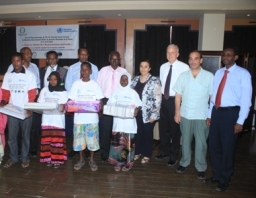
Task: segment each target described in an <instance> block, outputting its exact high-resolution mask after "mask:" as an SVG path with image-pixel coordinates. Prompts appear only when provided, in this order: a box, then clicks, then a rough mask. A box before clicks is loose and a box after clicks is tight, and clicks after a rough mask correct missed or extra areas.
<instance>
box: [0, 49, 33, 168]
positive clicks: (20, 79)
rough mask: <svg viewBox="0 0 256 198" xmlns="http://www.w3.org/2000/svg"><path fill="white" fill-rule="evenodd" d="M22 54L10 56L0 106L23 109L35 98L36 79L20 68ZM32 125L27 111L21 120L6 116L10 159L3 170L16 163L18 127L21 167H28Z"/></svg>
mask: <svg viewBox="0 0 256 198" xmlns="http://www.w3.org/2000/svg"><path fill="white" fill-rule="evenodd" d="M22 62H23V59H22V54H21V53H15V54H14V55H13V56H12V65H13V67H14V69H13V71H11V72H10V73H6V74H5V76H4V80H3V85H2V92H3V97H2V101H1V104H0V106H1V107H2V106H4V105H6V104H8V103H10V104H13V105H15V106H18V107H21V108H23V107H24V104H25V103H27V102H33V101H34V99H35V97H36V88H37V86H36V78H35V75H34V74H33V73H32V72H30V71H28V70H27V69H25V68H24V67H23V66H22ZM31 124H32V117H31V112H30V111H27V118H26V119H25V120H21V119H18V118H15V117H12V116H8V131H9V138H8V145H9V148H10V159H9V160H8V161H7V162H6V163H5V164H4V167H5V168H9V167H11V166H12V165H13V164H15V163H16V162H18V160H19V159H18V142H17V137H18V133H19V130H20V129H19V127H21V131H22V148H21V156H20V159H21V161H22V164H21V166H22V167H23V168H26V167H28V166H29V159H28V153H29V139H30V129H31Z"/></svg>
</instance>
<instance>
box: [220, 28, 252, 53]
mask: <svg viewBox="0 0 256 198" xmlns="http://www.w3.org/2000/svg"><path fill="white" fill-rule="evenodd" d="M228 46H236V47H237V48H238V49H239V52H240V53H245V52H256V49H255V48H256V26H234V27H233V31H225V34H224V48H225V47H228Z"/></svg>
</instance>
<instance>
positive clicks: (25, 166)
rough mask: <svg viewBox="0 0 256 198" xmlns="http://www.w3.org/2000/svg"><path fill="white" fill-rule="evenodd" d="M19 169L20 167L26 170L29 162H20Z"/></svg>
mask: <svg viewBox="0 0 256 198" xmlns="http://www.w3.org/2000/svg"><path fill="white" fill-rule="evenodd" d="M21 167H22V168H27V167H29V160H27V161H25V162H22V163H21Z"/></svg>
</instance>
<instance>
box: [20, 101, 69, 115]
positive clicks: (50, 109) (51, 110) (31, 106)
mask: <svg viewBox="0 0 256 198" xmlns="http://www.w3.org/2000/svg"><path fill="white" fill-rule="evenodd" d="M24 109H27V110H32V111H33V112H35V113H40V114H42V113H43V114H49V115H59V114H63V113H64V112H60V111H59V105H58V104H57V103H55V102H41V103H38V102H29V103H26V104H25V105H24Z"/></svg>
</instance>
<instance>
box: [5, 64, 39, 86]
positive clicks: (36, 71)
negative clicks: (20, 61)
mask: <svg viewBox="0 0 256 198" xmlns="http://www.w3.org/2000/svg"><path fill="white" fill-rule="evenodd" d="M23 67H24V68H25V69H27V70H29V71H31V72H32V73H33V74H34V75H35V78H36V86H37V89H40V77H39V69H38V67H37V65H36V64H34V63H31V62H30V63H29V66H28V67H25V66H23ZM13 69H14V67H13V65H12V64H11V65H10V66H9V67H8V69H7V72H8V73H9V72H12V71H13Z"/></svg>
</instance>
